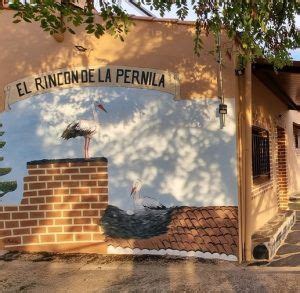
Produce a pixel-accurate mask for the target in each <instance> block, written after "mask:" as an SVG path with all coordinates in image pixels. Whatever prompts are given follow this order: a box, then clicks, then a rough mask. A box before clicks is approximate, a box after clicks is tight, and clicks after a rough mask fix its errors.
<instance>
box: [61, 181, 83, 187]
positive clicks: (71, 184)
mask: <svg viewBox="0 0 300 293" xmlns="http://www.w3.org/2000/svg"><path fill="white" fill-rule="evenodd" d="M62 186H63V187H79V182H78V181H66V182H63V183H62Z"/></svg>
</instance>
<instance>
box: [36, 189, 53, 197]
mask: <svg viewBox="0 0 300 293" xmlns="http://www.w3.org/2000/svg"><path fill="white" fill-rule="evenodd" d="M38 194H39V195H41V196H43V195H53V190H52V189H43V190H39V192H38Z"/></svg>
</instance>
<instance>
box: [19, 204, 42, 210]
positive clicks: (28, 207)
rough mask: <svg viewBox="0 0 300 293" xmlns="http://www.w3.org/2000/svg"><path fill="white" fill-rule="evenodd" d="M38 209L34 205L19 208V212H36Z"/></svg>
mask: <svg viewBox="0 0 300 293" xmlns="http://www.w3.org/2000/svg"><path fill="white" fill-rule="evenodd" d="M37 209H38V207H37V206H36V205H28V206H20V207H19V210H20V211H36V210H37Z"/></svg>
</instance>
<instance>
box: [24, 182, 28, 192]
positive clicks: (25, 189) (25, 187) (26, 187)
mask: <svg viewBox="0 0 300 293" xmlns="http://www.w3.org/2000/svg"><path fill="white" fill-rule="evenodd" d="M23 190H24V191H27V190H28V183H24V185H23Z"/></svg>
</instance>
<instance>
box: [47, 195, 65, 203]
mask: <svg viewBox="0 0 300 293" xmlns="http://www.w3.org/2000/svg"><path fill="white" fill-rule="evenodd" d="M61 201H62V197H61V196H50V197H46V203H57V202H61Z"/></svg>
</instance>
